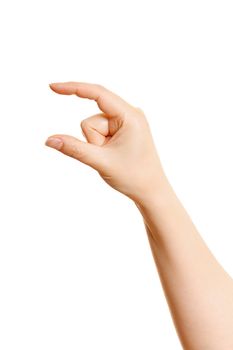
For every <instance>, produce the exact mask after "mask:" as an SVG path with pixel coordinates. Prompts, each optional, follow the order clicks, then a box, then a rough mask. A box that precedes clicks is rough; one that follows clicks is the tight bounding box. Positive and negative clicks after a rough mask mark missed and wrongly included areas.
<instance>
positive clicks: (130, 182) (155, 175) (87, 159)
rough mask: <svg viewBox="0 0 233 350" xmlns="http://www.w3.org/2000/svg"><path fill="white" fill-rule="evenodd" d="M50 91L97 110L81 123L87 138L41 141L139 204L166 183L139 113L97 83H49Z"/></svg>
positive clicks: (65, 136)
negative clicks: (83, 101)
mask: <svg viewBox="0 0 233 350" xmlns="http://www.w3.org/2000/svg"><path fill="white" fill-rule="evenodd" d="M50 87H51V89H52V90H53V91H55V92H57V93H59V94H63V95H72V94H76V95H77V96H79V97H83V98H88V99H91V100H95V101H96V102H97V104H98V107H99V108H100V110H101V111H102V113H99V114H96V115H93V116H91V117H89V118H87V119H84V120H83V121H82V122H81V128H82V131H83V135H84V136H85V138H86V140H87V142H83V141H81V140H78V139H77V138H75V137H73V136H68V135H63V134H62V135H61V134H55V135H52V136H50V137H49V138H48V140H47V141H46V145H47V146H50V147H53V148H55V149H57V150H59V151H61V152H62V153H64V154H66V155H67V156H70V157H73V158H75V159H77V160H79V161H81V162H82V163H85V164H87V165H89V166H91V167H92V168H94V169H95V170H97V171H98V173H99V174H100V176H101V177H102V178H103V179H104V180H105V181H106V182H107V183H108V184H109V185H110V186H111V187H113V188H114V189H116V190H117V191H120V192H122V193H123V194H125V195H126V196H128V197H129V198H131V199H133V200H134V201H137V202H141V201H143V200H144V199H145V200H146V198H148V196H149V194H150V193H151V192H152V191H153V194H154V193H155V191H156V190H158V189H159V188H160V186H162V184H164V183H166V180H165V179H166V176H165V174H164V171H163V169H162V166H161V163H160V160H159V157H158V154H157V151H156V149H155V145H154V142H153V139H152V135H151V132H150V128H149V125H148V122H147V120H146V117H145V115H144V113H143V111H142V110H141V109H140V108H136V107H134V106H132V105H130V104H129V103H127V102H126V101H124V100H123V99H122V98H120V97H119V96H118V95H116V94H114V93H113V92H111V91H109V90H108V89H106V88H105V87H103V86H101V85H98V84H88V83H83V82H66V83H53V84H50Z"/></svg>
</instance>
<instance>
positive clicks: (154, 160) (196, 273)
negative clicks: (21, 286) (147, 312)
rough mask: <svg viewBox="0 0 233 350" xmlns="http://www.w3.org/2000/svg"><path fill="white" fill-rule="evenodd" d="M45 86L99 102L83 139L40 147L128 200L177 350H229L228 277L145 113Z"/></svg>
mask: <svg viewBox="0 0 233 350" xmlns="http://www.w3.org/2000/svg"><path fill="white" fill-rule="evenodd" d="M50 88H51V89H52V90H53V91H54V92H56V93H58V94H63V95H72V94H76V95H77V96H78V97H82V98H88V99H90V100H95V101H96V103H97V104H98V107H99V109H100V111H101V113H99V114H96V115H94V116H91V117H89V118H87V119H85V120H83V121H82V122H81V128H82V131H83V135H84V136H85V138H86V140H87V142H84V141H81V140H78V139H77V138H75V137H73V136H69V135H63V134H54V135H52V136H50V137H49V138H48V140H47V141H46V143H45V144H46V145H47V146H49V147H53V148H55V149H57V150H59V151H60V152H62V153H63V154H65V155H67V156H70V157H73V158H75V159H77V160H79V161H80V162H82V163H85V164H87V165H88V166H90V167H92V168H93V169H95V170H96V171H97V172H98V173H99V174H100V176H101V177H102V178H103V180H104V181H106V182H107V183H108V184H109V185H110V186H111V187H113V188H114V189H115V190H117V191H119V192H121V193H123V194H124V195H126V196H127V197H129V198H130V199H131V200H133V201H134V203H135V205H136V206H137V208H138V210H139V212H140V213H141V215H142V217H143V220H144V223H145V228H146V232H147V235H148V239H149V243H150V247H151V251H152V254H153V257H154V261H155V264H156V267H157V271H158V273H159V277H160V281H161V283H162V287H163V290H164V294H165V297H166V300H167V303H168V306H169V309H170V312H171V316H172V319H173V322H174V326H175V328H176V331H177V334H178V336H179V339H180V341H181V344H182V346H183V348H184V349H187V350H232V349H233V280H232V279H231V277H230V276H229V275H228V274H227V272H226V271H225V270H224V269H223V268H222V266H221V265H220V264H219V263H218V261H217V260H216V259H215V257H214V256H213V254H212V253H211V251H210V250H209V248H208V247H207V245H206V244H205V242H204V240H203V239H202V238H201V236H200V234H199V233H198V231H197V229H196V227H195V226H194V224H193V222H192V220H191V218H190V217H189V215H188V213H187V212H186V210H185V209H184V207H183V206H182V204H181V202H180V200H179V199H178V197H177V196H176V194H175V192H174V190H173V188H172V187H171V185H170V183H169V181H168V179H167V177H166V174H165V172H164V170H163V167H162V165H161V162H160V159H159V156H158V153H157V150H156V146H155V144H154V141H153V138H152V135H151V131H150V127H149V124H148V122H147V119H146V116H145V114H144V112H143V111H142V110H141V109H140V108H137V107H135V106H132V105H131V104H129V103H127V102H126V101H125V100H123V99H122V98H121V97H120V96H118V95H116V94H115V93H113V92H112V91H110V90H108V89H106V88H105V87H103V86H101V85H98V84H89V83H84V82H65V83H53V84H50Z"/></svg>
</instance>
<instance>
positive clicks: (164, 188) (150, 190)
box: [132, 175, 175, 209]
mask: <svg viewBox="0 0 233 350" xmlns="http://www.w3.org/2000/svg"><path fill="white" fill-rule="evenodd" d="M174 196H175V192H174V190H173V188H172V186H171V184H170V183H169V181H168V179H167V178H166V176H165V175H164V176H163V177H162V178H161V179H160V180H159V181H156V184H155V185H154V184H150V186H147V187H144V188H143V190H142V191H141V193H140V194H139V195H138V196H137V197H136V196H135V198H132V200H133V201H134V203H135V204H136V206H137V207H138V208H139V209H147V208H150V207H151V206H153V207H160V206H161V207H163V206H166V205H167V204H168V203H169V202H170V201H171V199H172V198H173V199H174Z"/></svg>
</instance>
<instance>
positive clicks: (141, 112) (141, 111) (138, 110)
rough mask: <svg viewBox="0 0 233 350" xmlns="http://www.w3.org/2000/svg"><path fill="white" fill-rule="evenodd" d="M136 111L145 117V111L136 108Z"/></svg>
mask: <svg viewBox="0 0 233 350" xmlns="http://www.w3.org/2000/svg"><path fill="white" fill-rule="evenodd" d="M135 109H136V111H137V112H138V113H139V114H141V115H145V113H144V111H143V110H142V109H141V108H140V107H135Z"/></svg>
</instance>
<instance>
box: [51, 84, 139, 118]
mask: <svg viewBox="0 0 233 350" xmlns="http://www.w3.org/2000/svg"><path fill="white" fill-rule="evenodd" d="M49 86H50V88H51V89H52V90H53V91H55V92H57V93H58V94H63V95H73V94H75V95H77V96H79V97H83V98H88V99H90V100H95V101H96V103H97V104H98V107H99V108H100V110H101V111H103V112H104V113H106V114H107V115H108V116H110V117H115V116H120V117H125V116H126V115H127V113H128V112H129V111H132V108H133V106H132V105H130V104H129V103H127V102H126V101H125V100H123V99H122V98H121V97H120V96H118V95H117V94H115V93H113V92H112V91H110V90H108V89H106V88H105V87H103V86H102V85H98V84H90V83H84V82H72V81H70V82H64V83H53V84H50V85H49Z"/></svg>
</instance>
